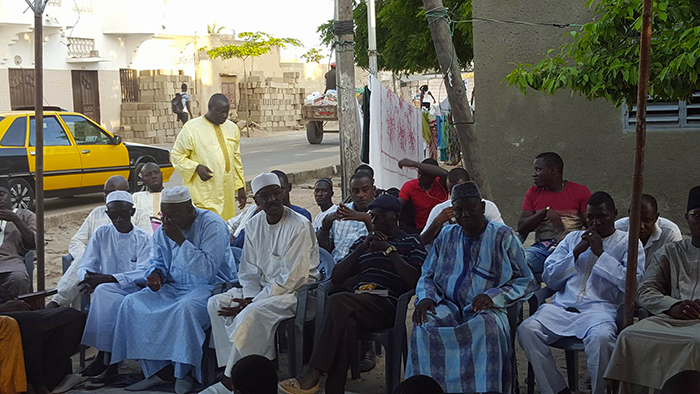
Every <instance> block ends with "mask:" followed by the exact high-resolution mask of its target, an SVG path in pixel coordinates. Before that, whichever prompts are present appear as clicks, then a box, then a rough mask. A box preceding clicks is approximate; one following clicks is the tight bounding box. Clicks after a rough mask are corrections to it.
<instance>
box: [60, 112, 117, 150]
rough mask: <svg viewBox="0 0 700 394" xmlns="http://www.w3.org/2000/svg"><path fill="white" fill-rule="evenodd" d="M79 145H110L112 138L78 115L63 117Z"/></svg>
mask: <svg viewBox="0 0 700 394" xmlns="http://www.w3.org/2000/svg"><path fill="white" fill-rule="evenodd" d="M61 119H63V121H64V122H65V123H66V126H68V130H70V132H71V134H73V139H74V140H75V143H76V144H78V145H110V144H112V137H110V136H109V135H108V134H107V133H105V132H104V131H102V130H101V129H100V128H99V127H97V126H95V125H94V124H92V123H90V121H89V120H87V119H85V118H83V117H82V116H78V115H61Z"/></svg>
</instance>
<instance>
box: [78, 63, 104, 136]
mask: <svg viewBox="0 0 700 394" xmlns="http://www.w3.org/2000/svg"><path fill="white" fill-rule="evenodd" d="M71 74H72V77H73V78H72V79H73V107H74V108H75V112H80V113H81V114H83V115H85V116H87V117H88V118H90V119H92V120H94V121H95V122H97V123H100V88H99V83H98V78H97V71H83V70H73V71H72V73H71Z"/></svg>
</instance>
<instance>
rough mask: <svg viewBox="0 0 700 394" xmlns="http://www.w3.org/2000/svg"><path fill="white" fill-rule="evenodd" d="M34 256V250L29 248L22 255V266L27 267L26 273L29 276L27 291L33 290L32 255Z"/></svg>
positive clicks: (31, 291)
mask: <svg viewBox="0 0 700 394" xmlns="http://www.w3.org/2000/svg"><path fill="white" fill-rule="evenodd" d="M35 256H36V251H35V250H30V251H29V252H27V254H25V255H24V266H25V267H26V268H27V275H28V276H29V292H30V293H33V292H34V257H35Z"/></svg>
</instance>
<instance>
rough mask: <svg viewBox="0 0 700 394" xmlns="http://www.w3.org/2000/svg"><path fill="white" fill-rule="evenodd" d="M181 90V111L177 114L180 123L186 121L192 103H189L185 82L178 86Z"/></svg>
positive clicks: (189, 114)
mask: <svg viewBox="0 0 700 394" xmlns="http://www.w3.org/2000/svg"><path fill="white" fill-rule="evenodd" d="M180 88H181V89H182V92H180V99H181V100H182V112H180V113H179V114H178V118H179V119H180V121H181V122H182V124H185V123H187V121H188V120H189V119H190V116H191V114H192V104H191V103H190V95H189V94H187V84H184V83H183V84H182V86H181V87H180Z"/></svg>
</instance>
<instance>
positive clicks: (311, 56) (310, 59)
mask: <svg viewBox="0 0 700 394" xmlns="http://www.w3.org/2000/svg"><path fill="white" fill-rule="evenodd" d="M301 58H302V59H304V60H306V62H307V63H318V62H320V61H321V60H323V53H322V52H321V51H320V50H319V49H318V48H311V49H309V51H308V52H306V53H305V54H303V55H301Z"/></svg>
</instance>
